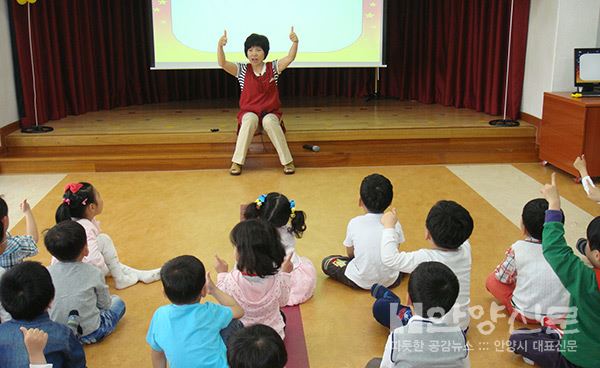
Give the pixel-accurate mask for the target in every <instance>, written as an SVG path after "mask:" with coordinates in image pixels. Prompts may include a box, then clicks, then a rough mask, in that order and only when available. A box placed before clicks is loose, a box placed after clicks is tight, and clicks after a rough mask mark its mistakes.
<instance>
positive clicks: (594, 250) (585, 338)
mask: <svg viewBox="0 0 600 368" xmlns="http://www.w3.org/2000/svg"><path fill="white" fill-rule="evenodd" d="M541 192H542V194H543V195H544V197H545V198H546V200H548V210H547V211H546V220H545V223H544V232H543V234H542V246H543V249H544V258H546V260H547V261H548V263H549V264H550V266H551V267H552V269H553V270H554V272H555V273H556V275H557V276H558V278H559V279H560V281H561V282H562V284H563V285H564V286H565V288H566V289H567V290H568V291H569V293H570V294H571V299H570V313H569V316H568V317H567V321H566V327H565V331H564V334H563V332H562V331H558V330H556V329H553V328H548V327H542V328H541V329H540V330H534V331H532V330H528V329H521V330H517V331H515V332H514V333H513V334H512V335H511V337H510V342H511V346H512V347H513V348H514V351H515V353H517V354H521V355H522V356H523V359H524V360H525V361H526V362H534V363H537V364H539V365H540V366H542V367H559V366H560V367H598V366H599V364H600V313H598V309H599V308H600V217H596V218H595V219H593V220H592V222H590V224H589V225H588V228H587V245H586V246H585V249H582V251H583V253H584V254H585V256H586V257H587V259H588V260H589V261H590V263H591V264H592V266H593V268H590V267H588V266H587V265H586V264H585V263H583V261H582V260H581V259H579V257H577V256H576V255H575V254H574V253H573V250H572V249H571V248H570V247H569V246H568V245H567V242H566V241H565V238H564V234H565V230H564V226H563V224H562V222H561V219H562V212H561V210H560V196H559V194H558V189H557V187H556V179H555V174H552V184H546V185H544V187H543V188H542V190H541Z"/></svg>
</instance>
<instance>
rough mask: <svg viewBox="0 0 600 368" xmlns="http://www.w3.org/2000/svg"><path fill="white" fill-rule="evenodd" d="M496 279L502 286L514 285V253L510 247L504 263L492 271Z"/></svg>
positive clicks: (515, 272) (515, 270)
mask: <svg viewBox="0 0 600 368" xmlns="http://www.w3.org/2000/svg"><path fill="white" fill-rule="evenodd" d="M494 273H495V274H496V279H497V280H498V281H500V282H501V283H503V284H514V283H515V280H516V278H517V265H516V262H515V252H514V251H513V249H512V247H510V248H508V250H507V251H506V256H505V257H504V261H502V263H500V264H499V265H498V267H496V270H495V271H494Z"/></svg>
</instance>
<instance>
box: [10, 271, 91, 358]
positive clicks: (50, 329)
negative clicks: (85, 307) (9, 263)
mask: <svg viewBox="0 0 600 368" xmlns="http://www.w3.org/2000/svg"><path fill="white" fill-rule="evenodd" d="M53 298H54V285H52V278H51V277H50V273H49V272H48V270H47V269H46V267H44V266H42V265H41V264H39V263H37V262H31V261H25V262H23V263H20V264H18V265H16V266H14V267H13V268H11V269H10V270H8V271H6V273H5V274H4V275H3V276H2V279H0V301H2V304H3V305H4V307H5V308H6V310H7V311H8V312H9V313H10V314H11V315H12V317H13V319H12V320H10V321H8V322H6V323H2V324H0V367H11V368H26V367H29V363H30V361H29V355H28V352H27V349H26V346H25V344H24V343H23V333H22V332H21V330H20V329H21V328H22V327H24V328H26V329H31V328H38V329H41V330H43V331H44V332H46V333H47V334H48V344H47V345H46V348H45V349H44V355H45V359H46V360H47V361H48V363H50V364H53V366H54V368H61V367H65V368H71V367H72V368H85V353H84V352H83V347H82V346H81V344H80V343H79V341H78V340H77V337H75V335H74V334H73V332H72V331H71V329H70V328H69V327H67V326H65V325H63V324H60V323H56V322H54V321H52V320H50V317H49V316H48V312H47V310H48V308H49V306H50V303H51V302H52V299H53Z"/></svg>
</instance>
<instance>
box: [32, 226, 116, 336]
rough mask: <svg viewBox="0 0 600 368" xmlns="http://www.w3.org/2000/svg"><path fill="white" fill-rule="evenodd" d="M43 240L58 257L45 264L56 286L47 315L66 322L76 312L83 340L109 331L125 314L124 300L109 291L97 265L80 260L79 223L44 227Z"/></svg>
mask: <svg viewBox="0 0 600 368" xmlns="http://www.w3.org/2000/svg"><path fill="white" fill-rule="evenodd" d="M44 241H45V243H46V248H48V251H49V252H50V254H52V255H53V256H54V257H55V258H56V259H58V260H59V262H58V263H56V264H54V265H52V266H50V267H49V268H48V270H49V271H50V275H51V276H52V282H53V283H54V287H55V288H56V296H55V298H54V303H53V304H52V307H51V308H50V318H52V320H53V321H56V322H58V323H62V324H67V322H68V320H69V315H79V323H80V331H79V333H80V336H79V339H80V341H81V342H82V343H84V344H93V343H95V342H98V341H100V340H102V339H103V338H105V337H106V336H108V335H110V333H112V332H113V331H114V330H115V328H116V326H117V323H118V322H119V320H120V319H121V318H122V317H123V315H124V314H125V303H124V302H123V300H122V299H121V298H119V297H118V296H116V295H110V293H109V291H108V286H107V285H106V283H105V282H104V275H103V274H102V272H101V271H100V270H99V269H98V268H96V267H94V266H93V265H90V264H87V263H83V262H81V260H82V259H83V257H85V256H86V255H87V254H88V248H87V242H86V234H85V229H84V228H83V226H81V225H80V224H78V223H77V222H75V221H63V222H60V223H58V224H56V225H55V226H54V227H53V228H51V229H50V230H48V232H47V233H46V236H45V238H44ZM75 311H76V312H75Z"/></svg>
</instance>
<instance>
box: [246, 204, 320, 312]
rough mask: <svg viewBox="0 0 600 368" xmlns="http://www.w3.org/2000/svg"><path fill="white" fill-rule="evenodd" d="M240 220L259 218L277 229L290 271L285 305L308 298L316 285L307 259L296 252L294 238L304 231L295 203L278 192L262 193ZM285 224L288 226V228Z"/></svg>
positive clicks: (313, 270) (302, 221)
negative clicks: (289, 259) (289, 264)
mask: <svg viewBox="0 0 600 368" xmlns="http://www.w3.org/2000/svg"><path fill="white" fill-rule="evenodd" d="M244 218H245V219H251V218H261V219H263V220H265V221H267V222H269V223H271V225H273V226H275V227H276V228H277V231H278V232H279V236H280V238H281V244H283V247H284V248H285V252H286V254H287V255H288V256H291V257H292V258H291V261H292V265H293V266H294V269H293V270H292V272H291V277H290V282H291V286H290V298H289V300H288V304H287V305H296V304H300V303H304V302H305V301H307V300H308V299H310V298H311V297H312V295H313V293H314V292H315V287H316V286H317V272H316V271H315V267H314V266H313V264H312V262H311V261H310V259H308V258H306V257H300V256H299V255H298V253H297V252H296V238H301V237H302V234H303V233H304V231H305V230H306V223H305V219H306V214H305V213H304V211H299V210H297V209H296V202H295V201H294V200H291V201H290V200H288V198H287V197H286V196H285V195H283V194H281V193H269V194H267V195H265V194H262V195H261V196H259V197H258V199H257V200H256V201H255V202H254V203H250V204H248V205H247V206H246V209H245V211H244ZM288 223H289V224H290V225H289V226H288Z"/></svg>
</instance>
